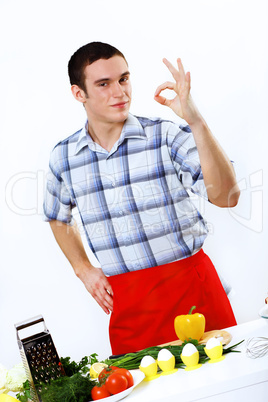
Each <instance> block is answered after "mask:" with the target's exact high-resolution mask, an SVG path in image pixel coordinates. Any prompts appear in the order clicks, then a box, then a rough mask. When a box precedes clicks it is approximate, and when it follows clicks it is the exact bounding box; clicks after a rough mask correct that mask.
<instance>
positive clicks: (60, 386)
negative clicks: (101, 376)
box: [40, 373, 95, 402]
mask: <svg viewBox="0 0 268 402" xmlns="http://www.w3.org/2000/svg"><path fill="white" fill-rule="evenodd" d="M94 385H95V381H92V380H90V378H89V376H86V377H85V376H83V375H82V374H81V373H76V374H74V375H73V376H71V377H67V376H64V377H60V378H58V379H57V380H54V381H51V383H50V384H49V385H48V386H46V385H43V386H42V390H41V392H40V396H41V399H42V402H87V401H90V400H91V390H92V388H93V387H94Z"/></svg>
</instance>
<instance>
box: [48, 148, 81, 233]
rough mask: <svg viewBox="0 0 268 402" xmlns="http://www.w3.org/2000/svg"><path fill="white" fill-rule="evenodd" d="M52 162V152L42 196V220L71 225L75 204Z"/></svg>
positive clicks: (54, 162)
mask: <svg viewBox="0 0 268 402" xmlns="http://www.w3.org/2000/svg"><path fill="white" fill-rule="evenodd" d="M54 160H55V153H54V152H53V151H52V153H51V157H50V162H49V171H48V174H47V180H46V188H45V194H44V203H43V211H44V216H43V220H44V221H46V222H49V221H52V220H58V221H61V222H63V223H66V224H68V225H73V224H74V219H73V215H72V208H73V207H74V206H75V203H74V201H73V199H72V197H71V194H70V192H69V191H68V188H67V186H66V183H65V182H64V180H63V178H62V175H61V174H60V172H59V170H57V163H56V161H54Z"/></svg>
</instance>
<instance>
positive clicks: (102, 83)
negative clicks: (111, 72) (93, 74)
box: [99, 82, 108, 87]
mask: <svg viewBox="0 0 268 402" xmlns="http://www.w3.org/2000/svg"><path fill="white" fill-rule="evenodd" d="M107 85H108V84H107V82H101V83H100V84H99V86H100V87H106V86H107Z"/></svg>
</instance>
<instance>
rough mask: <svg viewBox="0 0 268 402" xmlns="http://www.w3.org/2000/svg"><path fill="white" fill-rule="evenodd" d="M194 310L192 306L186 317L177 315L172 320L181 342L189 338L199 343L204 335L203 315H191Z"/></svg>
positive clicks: (204, 321) (204, 323) (204, 322)
mask: <svg viewBox="0 0 268 402" xmlns="http://www.w3.org/2000/svg"><path fill="white" fill-rule="evenodd" d="M195 308H196V306H193V307H192V308H191V310H190V311H189V313H188V314H187V315H178V316H177V317H176V318H175V320H174V327H175V332H176V335H177V337H178V338H179V339H180V340H181V341H182V342H184V341H185V340H187V341H188V340H189V339H190V338H191V339H197V340H198V341H199V340H200V339H201V338H202V336H203V335H204V332H205V325H206V320H205V317H204V316H203V314H199V313H195V314H192V311H193V310H194V309H195Z"/></svg>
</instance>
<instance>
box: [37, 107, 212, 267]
mask: <svg viewBox="0 0 268 402" xmlns="http://www.w3.org/2000/svg"><path fill="white" fill-rule="evenodd" d="M49 167H50V171H49V173H48V179H47V189H46V193H45V200H44V214H45V220H46V221H50V220H55V219H56V220H58V221H62V222H64V223H66V224H72V223H73V216H72V209H73V208H74V207H77V208H78V211H79V214H80V217H81V221H82V224H83V226H84V230H85V233H86V237H87V241H88V244H89V246H90V249H91V250H92V252H93V254H94V255H95V256H96V258H97V259H98V261H99V263H100V265H101V267H102V269H103V272H104V273H105V274H106V275H116V274H120V273H124V272H128V271H133V270H139V269H144V268H148V267H153V266H156V265H162V264H166V263H170V262H173V261H176V260H180V259H183V258H186V257H189V256H191V255H192V254H194V253H196V252H197V251H198V250H200V248H201V247H202V245H203V242H204V240H205V238H206V236H207V233H208V229H207V226H206V223H205V221H204V219H203V217H202V216H201V214H200V213H199V211H198V210H197V209H196V207H195V205H194V203H193V202H192V200H191V198H190V197H189V194H188V193H189V190H190V191H192V192H193V193H196V194H199V195H201V196H202V197H204V198H205V199H207V192H206V189H205V185H204V181H203V176H202V171H201V167H200V161H199V157H198V152H197V148H196V145H195V142H194V138H193V135H192V133H191V130H190V128H189V126H178V125H177V124H175V123H173V122H170V121H167V120H161V119H148V118H144V117H135V116H133V115H131V114H129V117H128V119H127V121H126V123H125V125H124V127H123V130H122V132H121V136H120V138H119V140H118V141H117V142H116V143H115V144H114V146H113V148H112V150H111V151H110V152H108V151H107V150H105V149H103V148H102V147H101V146H100V145H98V144H96V143H95V142H93V141H92V139H91V137H90V136H89V135H88V132H87V129H86V126H85V127H84V128H82V129H81V130H79V131H78V132H76V133H75V134H73V135H71V136H70V137H68V138H67V139H65V140H64V141H62V142H60V143H59V144H58V145H56V147H55V148H54V149H53V151H52V153H51V157H50V164H49Z"/></svg>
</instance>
